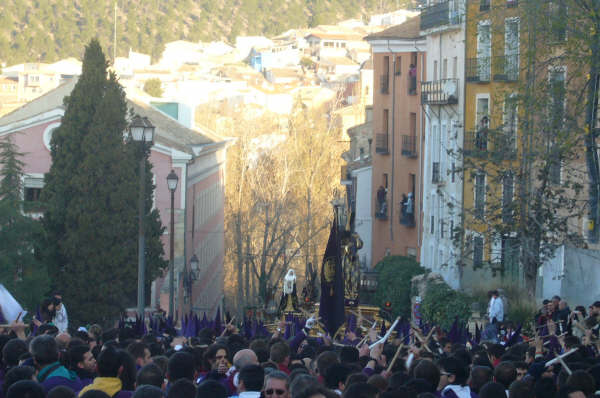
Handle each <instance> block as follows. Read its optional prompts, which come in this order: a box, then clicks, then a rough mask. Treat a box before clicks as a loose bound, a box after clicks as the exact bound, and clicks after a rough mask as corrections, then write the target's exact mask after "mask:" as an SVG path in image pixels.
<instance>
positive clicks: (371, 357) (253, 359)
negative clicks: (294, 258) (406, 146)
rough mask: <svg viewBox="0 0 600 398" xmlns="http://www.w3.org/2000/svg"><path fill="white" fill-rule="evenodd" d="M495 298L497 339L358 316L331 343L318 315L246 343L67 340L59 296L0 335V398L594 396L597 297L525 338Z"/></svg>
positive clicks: (558, 307) (230, 336) (543, 316)
mask: <svg viewBox="0 0 600 398" xmlns="http://www.w3.org/2000/svg"><path fill="white" fill-rule="evenodd" d="M494 293H495V294H492V298H491V300H490V308H489V311H488V316H489V324H490V325H492V326H493V328H494V329H495V330H496V331H497V333H496V334H495V336H492V337H493V338H490V339H486V338H484V337H482V338H481V339H479V338H477V339H475V338H469V339H468V341H467V342H459V341H456V340H453V338H452V336H450V334H448V333H444V332H443V331H442V330H441V329H440V328H437V327H430V328H425V327H423V328H420V327H419V326H417V325H413V326H412V327H411V330H410V335H408V336H394V335H392V337H390V338H389V339H387V340H386V341H383V342H382V340H383V339H382V336H381V335H378V333H380V332H379V330H377V328H374V327H369V326H364V327H363V326H361V325H362V324H363V323H365V322H363V321H362V320H361V319H359V320H358V322H357V323H356V327H355V329H354V330H351V328H349V327H348V328H346V329H347V330H346V331H345V332H344V334H343V336H340V337H339V338H338V339H332V338H330V337H329V336H328V335H326V334H325V335H323V334H321V333H319V337H315V335H316V334H317V333H316V330H317V329H319V320H318V319H315V318H313V317H310V318H309V319H307V320H306V321H303V325H302V328H301V329H300V330H298V331H297V332H296V333H295V334H294V336H284V334H283V329H284V328H285V327H286V324H285V322H283V321H282V323H281V324H280V325H279V327H278V328H277V330H275V331H274V333H273V334H271V335H268V336H266V335H264V334H261V335H256V336H250V337H249V336H247V335H246V334H244V333H243V331H240V330H238V329H237V328H236V327H235V326H234V325H233V323H229V324H227V325H226V327H224V328H223V331H222V332H220V331H218V330H215V329H212V328H208V327H206V328H203V329H201V330H199V331H197V333H195V334H194V336H190V337H183V336H177V334H176V333H175V331H169V332H167V333H162V334H159V333H153V332H150V333H140V329H139V328H135V327H127V326H126V325H121V326H120V327H115V328H111V329H107V330H103V329H102V328H101V327H100V326H99V325H91V326H89V327H87V328H83V327H80V328H79V329H77V330H75V331H71V333H69V329H68V328H65V329H63V330H61V329H59V328H58V327H57V325H55V324H54V322H53V321H55V320H56V319H57V318H56V311H62V309H61V308H60V305H61V303H60V300H59V299H57V298H56V297H55V298H53V299H52V300H50V301H52V302H51V303H45V304H47V306H46V309H45V310H44V312H46V311H48V312H49V314H46V315H44V316H42V318H43V319H42V320H40V322H39V325H37V327H36V329H35V333H34V332H33V331H31V332H30V333H29V335H28V334H27V331H29V330H30V329H28V328H26V326H25V324H23V323H22V322H20V321H17V322H14V323H12V324H11V325H10V327H7V328H5V329H4V330H3V332H2V334H0V348H1V357H0V358H1V363H0V364H1V369H0V398H2V397H4V398H44V397H45V398H73V397H82V398H106V397H117V398H128V397H135V398H159V397H169V398H195V397H198V398H205V397H206V398H226V397H240V398H258V397H264V398H334V397H339V396H341V397H343V398H408V397H411V398H413V397H414V398H435V397H438V398H440V397H441V398H472V397H479V398H584V397H591V396H594V395H595V394H596V388H598V389H600V356H599V351H598V347H599V345H598V340H597V330H598V317H599V316H600V302H595V303H594V304H593V305H592V306H590V307H589V313H588V311H586V309H585V308H579V307H577V309H576V310H575V311H571V310H570V309H569V307H568V305H567V303H566V302H564V301H563V300H561V299H560V298H558V297H554V298H553V299H552V300H548V301H546V302H544V306H543V308H542V309H541V310H540V311H539V313H538V314H537V315H536V319H535V324H536V326H535V327H534V329H535V330H536V331H535V332H533V333H532V334H531V335H530V336H529V338H527V337H526V336H524V335H523V334H522V333H521V327H518V328H515V327H513V326H511V325H510V323H509V322H504V319H503V318H504V314H503V307H502V303H501V301H497V300H501V299H500V298H499V297H498V294H497V292H494ZM57 300H58V301H57ZM63 308H64V307H63ZM53 311H54V312H53ZM65 311H66V310H65ZM65 316H66V312H65ZM61 319H62V318H61ZM286 337H287V338H286ZM598 395H600V393H598Z"/></svg>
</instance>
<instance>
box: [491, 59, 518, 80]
mask: <svg viewBox="0 0 600 398" xmlns="http://www.w3.org/2000/svg"><path fill="white" fill-rule="evenodd" d="M492 70H493V74H494V80H495V81H507V82H516V81H518V80H519V54H511V55H501V56H496V57H494V59H493V61H492Z"/></svg>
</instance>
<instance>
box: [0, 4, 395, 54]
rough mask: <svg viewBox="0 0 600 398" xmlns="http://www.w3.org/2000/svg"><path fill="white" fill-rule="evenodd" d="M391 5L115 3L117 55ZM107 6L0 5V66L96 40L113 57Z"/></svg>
mask: <svg viewBox="0 0 600 398" xmlns="http://www.w3.org/2000/svg"><path fill="white" fill-rule="evenodd" d="M402 3H404V2H403V1H397V0H286V1H280V0H222V1H213V0H177V1H164V0H162V1H161V0H117V1H116V4H117V18H116V22H117V23H116V26H117V46H116V47H117V51H116V54H117V56H125V55H126V54H127V52H128V51H129V49H130V48H131V49H133V50H135V51H139V52H143V53H146V54H151V55H152V57H153V59H157V58H158V57H159V56H160V54H161V52H162V50H163V48H164V44H165V43H168V42H170V41H173V40H180V39H181V40H190V41H198V40H202V41H211V40H225V41H228V42H230V43H232V42H235V37H236V36H238V35H266V36H273V35H277V34H279V33H282V32H284V31H286V30H288V29H292V28H302V27H310V26H317V25H320V24H329V23H335V22H337V21H340V20H344V19H348V18H361V17H364V16H366V15H368V14H369V13H377V12H385V11H388V10H390V9H395V8H397V7H399V6H402ZM114 5H115V2H114V1H94V0H75V1H71V0H69V1H68V0H43V1H42V0H4V1H2V2H0V62H3V63H6V64H7V65H11V64H15V63H20V62H25V61H29V62H34V61H41V62H53V61H57V60H58V59H61V58H65V57H70V56H74V57H77V58H81V55H82V54H81V49H82V48H83V46H84V45H85V44H86V43H89V41H90V40H91V39H92V38H94V37H97V38H98V40H99V41H100V43H101V45H102V47H103V48H104V49H105V50H106V52H107V54H110V55H111V56H112V54H113V34H114V33H113V30H114V25H115V24H114Z"/></svg>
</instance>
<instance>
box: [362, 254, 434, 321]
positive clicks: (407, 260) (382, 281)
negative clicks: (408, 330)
mask: <svg viewBox="0 0 600 398" xmlns="http://www.w3.org/2000/svg"><path fill="white" fill-rule="evenodd" d="M375 270H376V271H377V272H379V275H378V278H377V291H376V292H375V294H374V297H373V304H376V305H378V306H380V307H383V306H384V304H385V302H386V301H390V302H391V303H392V308H391V313H392V316H393V317H394V318H395V317H397V316H400V315H402V316H407V317H408V316H410V313H411V306H410V290H411V285H410V280H411V279H412V277H413V276H416V275H421V274H424V273H426V272H427V270H426V269H425V268H423V267H421V266H420V265H419V263H418V262H417V261H416V260H415V259H414V258H412V257H403V256H387V257H385V258H384V259H383V260H381V261H380V262H379V263H377V265H376V266H375Z"/></svg>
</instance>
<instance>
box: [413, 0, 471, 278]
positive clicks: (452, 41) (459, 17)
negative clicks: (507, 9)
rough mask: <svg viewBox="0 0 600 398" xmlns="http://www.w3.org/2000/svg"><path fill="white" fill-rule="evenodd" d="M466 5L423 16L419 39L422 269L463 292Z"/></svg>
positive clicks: (460, 2) (429, 10) (447, 5)
mask: <svg viewBox="0 0 600 398" xmlns="http://www.w3.org/2000/svg"><path fill="white" fill-rule="evenodd" d="M464 15H465V3H464V0H454V1H445V2H441V3H436V4H432V5H430V6H428V7H426V8H425V9H424V10H423V11H422V13H421V34H423V35H424V36H426V37H427V68H426V71H427V72H426V74H427V76H426V79H425V80H426V81H425V82H423V83H422V85H421V90H422V91H421V102H422V103H423V104H424V107H425V114H426V120H425V131H426V134H425V146H424V148H425V149H424V151H423V156H424V162H423V164H424V167H423V220H424V225H425V226H426V227H425V228H423V243H422V250H421V259H420V261H421V265H422V266H424V267H426V268H429V269H431V270H432V271H434V272H437V273H439V274H441V275H442V276H443V277H444V280H445V281H446V282H447V283H448V284H449V285H450V286H451V287H452V288H455V289H457V288H459V287H460V270H459V265H458V264H457V261H458V258H459V256H460V249H459V248H458V247H457V246H455V245H454V242H453V239H452V238H453V231H454V229H455V228H457V227H459V226H460V225H461V221H460V220H461V219H460V217H461V214H460V212H461V208H462V192H463V181H462V173H459V172H458V170H460V169H461V155H460V152H461V151H460V148H462V142H463V126H464V114H463V109H464V106H463V104H464V82H463V81H462V79H463V78H464V70H465V69H464V68H465V65H464V61H465V20H464Z"/></svg>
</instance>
